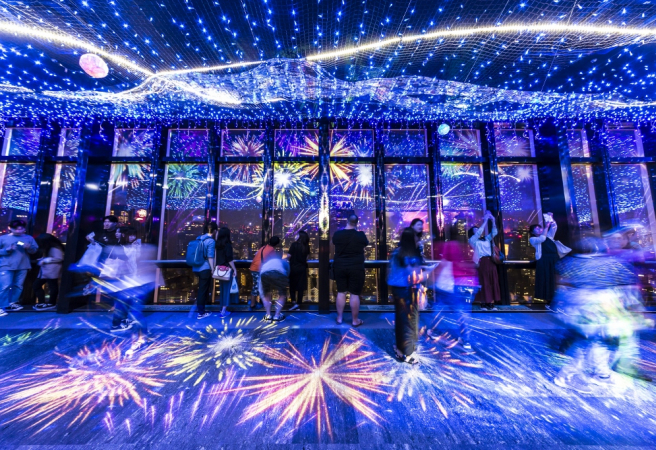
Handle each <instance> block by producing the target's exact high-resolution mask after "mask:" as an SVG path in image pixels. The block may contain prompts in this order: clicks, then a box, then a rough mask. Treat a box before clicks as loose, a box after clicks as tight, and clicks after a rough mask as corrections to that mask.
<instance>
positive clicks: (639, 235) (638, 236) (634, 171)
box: [610, 164, 656, 259]
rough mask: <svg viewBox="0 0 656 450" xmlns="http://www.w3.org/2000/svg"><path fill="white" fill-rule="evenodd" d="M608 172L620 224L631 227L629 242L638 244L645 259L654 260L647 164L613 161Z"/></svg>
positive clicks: (655, 224) (653, 227)
mask: <svg viewBox="0 0 656 450" xmlns="http://www.w3.org/2000/svg"><path fill="white" fill-rule="evenodd" d="M610 174H611V180H612V182H613V190H614V192H615V205H616V207H617V212H618V215H619V223H620V225H621V226H623V227H630V228H633V229H634V230H635V233H634V234H633V235H632V236H631V240H632V242H631V245H632V246H636V244H637V245H639V246H640V247H641V248H643V249H644V251H645V258H647V259H654V234H655V228H656V220H655V218H654V204H653V201H652V197H651V190H650V189H649V176H648V173H647V167H646V166H645V165H644V164H617V165H616V164H613V165H611V171H610Z"/></svg>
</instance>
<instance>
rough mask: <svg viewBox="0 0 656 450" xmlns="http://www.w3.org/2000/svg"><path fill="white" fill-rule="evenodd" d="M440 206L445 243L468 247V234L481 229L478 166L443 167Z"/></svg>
mask: <svg viewBox="0 0 656 450" xmlns="http://www.w3.org/2000/svg"><path fill="white" fill-rule="evenodd" d="M441 180H442V205H443V209H444V225H445V234H446V239H447V240H457V241H459V242H462V244H463V245H464V247H465V248H467V250H468V252H469V256H470V257H471V256H472V255H473V250H472V249H471V247H470V246H469V245H467V230H469V229H470V228H471V227H473V226H477V225H480V222H481V219H482V218H483V213H484V212H485V186H484V182H483V167H482V166H481V165H480V164H442V169H441Z"/></svg>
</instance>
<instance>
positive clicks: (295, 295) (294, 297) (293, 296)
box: [289, 286, 305, 305]
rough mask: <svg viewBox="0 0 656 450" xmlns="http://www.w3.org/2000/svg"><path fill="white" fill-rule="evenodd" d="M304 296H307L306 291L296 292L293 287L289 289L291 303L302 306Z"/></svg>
mask: <svg viewBox="0 0 656 450" xmlns="http://www.w3.org/2000/svg"><path fill="white" fill-rule="evenodd" d="M303 294H305V291H295V290H293V289H292V287H291V286H290V287H289V301H290V302H291V303H294V302H296V304H297V305H300V304H302V303H303Z"/></svg>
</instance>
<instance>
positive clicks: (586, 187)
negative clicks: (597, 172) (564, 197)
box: [572, 164, 599, 237]
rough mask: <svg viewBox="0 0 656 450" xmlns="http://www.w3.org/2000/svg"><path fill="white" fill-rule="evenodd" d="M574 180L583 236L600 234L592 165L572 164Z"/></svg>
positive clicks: (577, 211)
mask: <svg viewBox="0 0 656 450" xmlns="http://www.w3.org/2000/svg"><path fill="white" fill-rule="evenodd" d="M572 178H573V181H574V197H575V208H574V214H575V215H576V221H577V223H578V224H579V229H580V230H581V237H588V236H599V216H598V214H597V198H596V196H595V190H594V180H593V178H592V166H589V165H585V164H572Z"/></svg>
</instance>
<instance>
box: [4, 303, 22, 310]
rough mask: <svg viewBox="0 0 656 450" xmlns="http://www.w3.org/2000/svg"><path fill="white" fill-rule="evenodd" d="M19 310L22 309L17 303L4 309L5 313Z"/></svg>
mask: <svg viewBox="0 0 656 450" xmlns="http://www.w3.org/2000/svg"><path fill="white" fill-rule="evenodd" d="M21 309H23V307H22V306H21V305H19V304H18V303H11V304H10V305H9V306H7V307H6V308H5V311H20V310H21Z"/></svg>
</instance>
